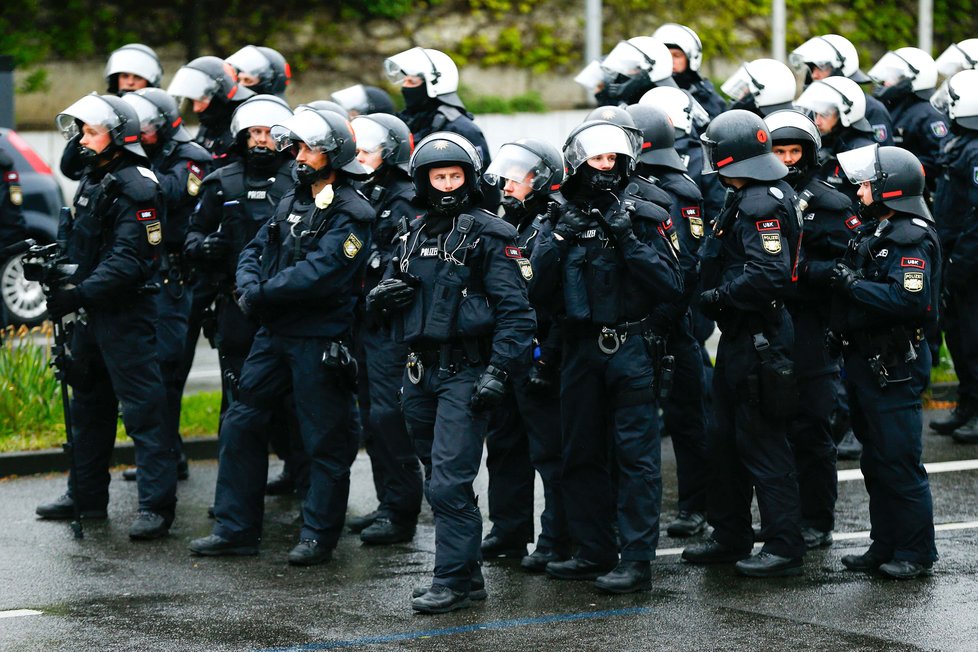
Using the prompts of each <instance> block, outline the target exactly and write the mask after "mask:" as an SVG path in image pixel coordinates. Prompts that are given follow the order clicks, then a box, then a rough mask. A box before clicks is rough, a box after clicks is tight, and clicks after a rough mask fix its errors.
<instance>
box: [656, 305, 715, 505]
mask: <svg viewBox="0 0 978 652" xmlns="http://www.w3.org/2000/svg"><path fill="white" fill-rule="evenodd" d="M667 348H668V352H669V354H670V355H672V356H674V357H675V373H674V374H673V380H672V388H671V389H670V391H669V395H668V396H667V397H666V399H665V400H663V401H662V412H663V422H664V424H665V429H666V431H667V432H668V433H669V435H670V436H671V437H672V445H673V448H674V449H675V451H676V475H677V478H678V484H679V511H684V512H705V511H706V484H707V482H706V480H707V478H706V475H707V461H706V399H705V397H704V393H705V392H704V386H705V383H706V379H705V374H704V371H703V352H702V350H701V349H700V345H699V343H698V342H697V341H696V339H695V338H694V337H693V335H692V333H691V332H690V328H689V318H688V316H687V318H686V319H684V320H683V322H681V323H680V325H679V327H678V328H676V329H674V330H673V332H672V333H671V334H670V335H669V342H668V345H667Z"/></svg>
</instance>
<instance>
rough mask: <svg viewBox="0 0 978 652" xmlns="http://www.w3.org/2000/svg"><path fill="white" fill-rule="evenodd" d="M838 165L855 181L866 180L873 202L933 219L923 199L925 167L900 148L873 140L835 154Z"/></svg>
mask: <svg viewBox="0 0 978 652" xmlns="http://www.w3.org/2000/svg"><path fill="white" fill-rule="evenodd" d="M838 159H839V165H840V166H841V167H842V169H843V171H844V172H845V173H846V176H847V177H849V180H850V181H851V182H852V183H854V184H857V185H858V184H861V183H863V182H864V181H869V182H870V184H871V187H872V190H873V202H879V203H881V204H883V205H884V206H886V207H887V208H891V209H893V210H895V211H901V212H903V213H910V214H912V215H916V216H918V217H922V218H924V219H925V220H927V221H930V222H933V221H934V218H933V217H932V216H931V213H930V210H929V209H928V208H927V204H926V203H925V202H924V197H923V195H924V166H923V165H921V163H920V159H918V158H917V157H916V156H914V155H913V154H911V153H910V152H909V151H908V150H905V149H903V148H902V147H880V146H879V145H878V144H876V143H873V144H872V145H868V146H866V147H859V148H856V149H851V150H849V151H848V152H840V153H839V154H838Z"/></svg>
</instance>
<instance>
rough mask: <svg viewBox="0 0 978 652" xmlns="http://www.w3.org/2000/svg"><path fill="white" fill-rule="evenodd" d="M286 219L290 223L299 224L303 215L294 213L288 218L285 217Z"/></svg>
mask: <svg viewBox="0 0 978 652" xmlns="http://www.w3.org/2000/svg"><path fill="white" fill-rule="evenodd" d="M285 221H286V222H288V223H289V224H298V223H299V222H301V221H302V216H301V215H296V214H295V213H292V214H291V215H289V216H288V217H287V218H285Z"/></svg>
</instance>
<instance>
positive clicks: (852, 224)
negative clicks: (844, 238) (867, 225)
mask: <svg viewBox="0 0 978 652" xmlns="http://www.w3.org/2000/svg"><path fill="white" fill-rule="evenodd" d="M862 225H863V223H862V221H861V220H860V219H859V217H858V216H856V215H853V216H852V217H850V218H849V219H847V220H846V226H847V227H849V230H850V231H851V230H853V229H858V228H859V227H860V226H862Z"/></svg>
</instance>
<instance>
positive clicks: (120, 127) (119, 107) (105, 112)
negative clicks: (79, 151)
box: [55, 93, 147, 158]
mask: <svg viewBox="0 0 978 652" xmlns="http://www.w3.org/2000/svg"><path fill="white" fill-rule="evenodd" d="M55 122H56V123H57V125H58V129H60V130H61V133H62V134H63V135H64V137H65V139H71V138H72V137H74V136H75V135H77V134H78V133H80V132H81V128H82V125H84V124H87V125H90V126H97V127H102V128H104V129H106V130H107V131H108V132H109V134H110V136H111V138H112V140H111V146H113V147H118V148H120V149H125V150H128V151H130V152H132V153H133V154H136V155H137V156H140V157H142V158H147V156H146V152H145V150H143V146H142V145H141V144H140V143H139V116H138V115H137V114H136V110H135V109H133V108H132V106H131V105H129V104H127V103H126V102H123V101H122V99H121V98H119V97H116V96H115V95H97V94H95V93H92V94H91V95H86V96H85V97H83V98H81V99H80V100H78V101H77V102H75V103H74V104H72V105H71V106H69V107H68V108H67V109H65V110H64V111H62V112H61V113H59V114H58V115H57V117H55Z"/></svg>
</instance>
